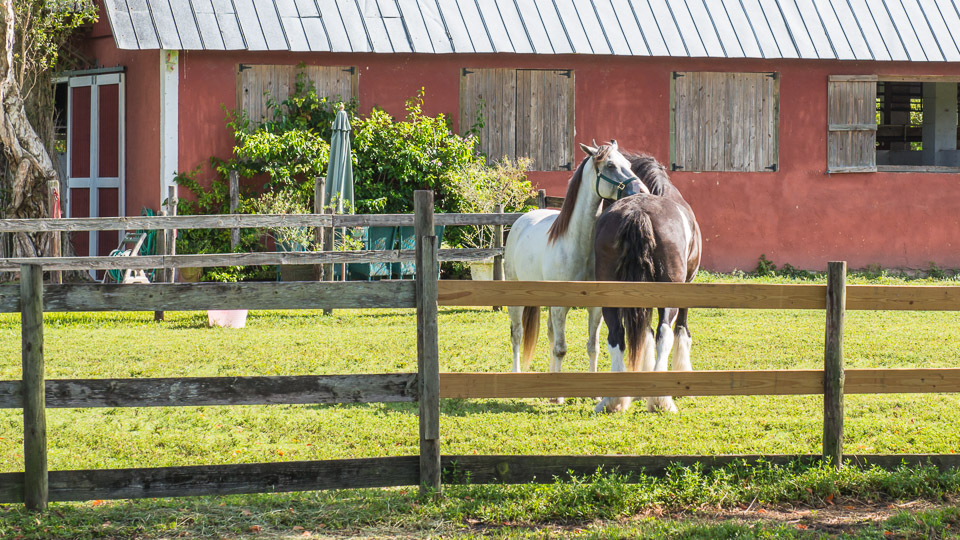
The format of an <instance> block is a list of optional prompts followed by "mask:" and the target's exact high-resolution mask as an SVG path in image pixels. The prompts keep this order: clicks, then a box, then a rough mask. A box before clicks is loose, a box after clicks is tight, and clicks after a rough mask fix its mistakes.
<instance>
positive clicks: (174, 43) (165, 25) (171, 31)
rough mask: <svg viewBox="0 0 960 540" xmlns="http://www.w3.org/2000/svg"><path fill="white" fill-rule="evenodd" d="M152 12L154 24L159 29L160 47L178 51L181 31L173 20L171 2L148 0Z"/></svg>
mask: <svg viewBox="0 0 960 540" xmlns="http://www.w3.org/2000/svg"><path fill="white" fill-rule="evenodd" d="M147 4H148V6H149V7H150V13H151V14H152V15H153V24H154V25H155V27H156V30H157V38H158V39H159V40H160V48H162V49H167V50H174V51H178V50H180V49H181V48H182V47H181V45H180V32H179V31H178V30H177V23H176V22H175V21H174V20H173V12H172V11H170V4H169V3H168V2H167V0H148V1H147Z"/></svg>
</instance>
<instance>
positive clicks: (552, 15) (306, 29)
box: [104, 0, 960, 62]
mask: <svg viewBox="0 0 960 540" xmlns="http://www.w3.org/2000/svg"><path fill="white" fill-rule="evenodd" d="M104 6H105V8H106V14H107V18H108V19H109V21H110V26H111V28H112V29H113V35H114V39H115V40H116V43H117V46H118V47H119V48H121V49H171V50H251V51H264V50H269V51H333V52H376V53H407V52H415V53H437V54H439V53H534V54H569V53H574V54H613V55H628V56H629V55H632V56H686V57H711V58H714V57H716V58H774V59H777V58H805V59H837V60H905V61H918V62H922V61H931V62H942V61H949V62H957V61H960V0H104Z"/></svg>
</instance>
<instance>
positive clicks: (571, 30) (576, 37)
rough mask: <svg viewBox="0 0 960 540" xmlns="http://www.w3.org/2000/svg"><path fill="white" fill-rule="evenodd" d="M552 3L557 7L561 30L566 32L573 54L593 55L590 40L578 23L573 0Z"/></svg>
mask: <svg viewBox="0 0 960 540" xmlns="http://www.w3.org/2000/svg"><path fill="white" fill-rule="evenodd" d="M553 3H554V5H556V7H557V14H558V15H559V16H560V21H561V22H562V23H563V28H564V29H565V30H566V32H567V37H569V38H570V43H571V44H572V45H573V52H575V53H579V54H592V53H594V52H595V51H594V50H593V47H591V46H590V40H589V39H588V38H587V33H586V31H585V30H584V28H583V23H581V22H580V15H579V14H578V13H577V8H576V7H574V5H573V0H553Z"/></svg>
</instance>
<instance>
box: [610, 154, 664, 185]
mask: <svg viewBox="0 0 960 540" xmlns="http://www.w3.org/2000/svg"><path fill="white" fill-rule="evenodd" d="M621 153H622V154H623V157H625V158H627V161H629V162H630V169H631V170H632V171H633V174H636V175H637V176H638V177H639V178H640V181H641V182H643V184H644V185H645V186H647V189H649V190H650V193H651V194H653V195H663V194H664V192H666V191H667V188H668V187H673V182H671V181H670V176H669V175H668V174H667V168H666V167H664V166H663V164H662V163H660V162H659V161H657V159H656V158H655V157H653V156H651V155H648V154H642V153H632V152H621Z"/></svg>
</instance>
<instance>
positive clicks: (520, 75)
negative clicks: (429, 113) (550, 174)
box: [460, 69, 574, 171]
mask: <svg viewBox="0 0 960 540" xmlns="http://www.w3.org/2000/svg"><path fill="white" fill-rule="evenodd" d="M573 82H574V78H573V71H571V70H564V71H555V70H535V69H464V70H462V72H461V75H460V130H461V132H464V133H466V132H467V131H469V130H470V129H472V128H473V127H474V126H479V124H482V127H481V128H480V129H479V132H478V135H479V138H480V146H479V149H480V151H481V152H483V153H484V154H486V156H487V157H488V159H491V160H498V159H501V158H503V157H504V156H506V157H508V158H510V159H516V158H518V157H529V158H530V159H531V165H530V166H531V169H533V170H536V171H558V170H571V168H572V167H573V158H574V156H573V145H574V141H573V136H574V114H573V89H574V84H573ZM478 121H479V122H478Z"/></svg>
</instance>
